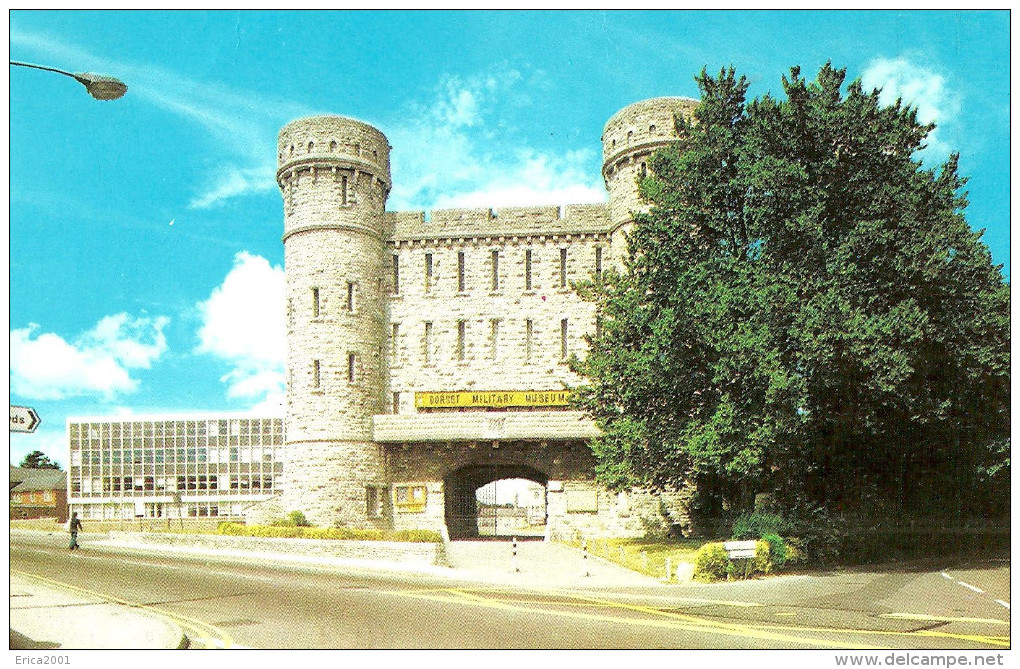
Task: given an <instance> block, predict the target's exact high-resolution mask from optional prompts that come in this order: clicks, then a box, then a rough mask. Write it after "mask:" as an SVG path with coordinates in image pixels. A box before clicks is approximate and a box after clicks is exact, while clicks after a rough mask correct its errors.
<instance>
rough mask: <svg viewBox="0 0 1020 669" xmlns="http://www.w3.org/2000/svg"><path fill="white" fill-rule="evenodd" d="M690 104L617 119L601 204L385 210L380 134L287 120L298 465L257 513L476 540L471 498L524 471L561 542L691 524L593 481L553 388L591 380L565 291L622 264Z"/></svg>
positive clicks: (341, 124)
mask: <svg viewBox="0 0 1020 669" xmlns="http://www.w3.org/2000/svg"><path fill="white" fill-rule="evenodd" d="M695 105H696V101H694V100H690V99H686V98H655V99H651V100H645V101H643V102H638V103H636V104H633V105H630V106H628V107H626V108H624V109H623V110H621V111H620V112H618V113H617V114H616V115H614V116H613V117H612V118H611V119H610V120H609V122H608V123H607V124H606V126H605V131H604V133H603V137H602V144H603V157H604V163H603V177H604V179H605V183H606V188H607V191H608V195H609V201H608V203H606V204H583V205H566V206H564V207H562V208H561V207H501V208H499V209H449V210H436V211H432V212H430V213H429V214H426V213H425V212H420V211H418V212H389V211H386V209H385V205H386V198H387V195H388V193H389V190H390V187H391V180H390V170H389V150H390V146H389V144H388V142H387V140H386V137H385V136H384V135H383V134H382V133H381V132H380V131H379V130H377V129H375V128H373V127H372V126H369V125H367V124H365V123H362V122H359V121H356V120H353V119H350V118H345V117H340V116H316V117H311V118H306V119H300V120H297V121H294V122H292V123H290V124H288V125H287V126H285V127H284V128H283V129H282V130H281V131H280V136H279V144H278V156H277V157H278V164H279V169H278V172H277V180H278V183H279V186H280V191H281V194H282V197H283V204H284V233H283V242H284V255H285V275H286V300H287V315H286V318H287V340H288V355H287V407H286V418H285V448H284V453H285V455H284V457H285V466H284V473H283V480H282V483H281V486H280V489H281V491H282V492H280V494H279V495H278V496H277V497H275V498H274V499H272V500H270V501H269V502H266V503H263V504H261V505H259V506H257V507H255V508H253V509H252V510H251V512H250V514H249V518H250V519H251V520H255V521H258V520H264V519H266V518H268V517H273V516H279V515H284V514H285V513H287V512H289V511H292V510H300V511H302V512H303V513H305V515H306V517H307V518H308V519H309V520H310V521H311V522H313V523H314V524H317V525H340V526H351V527H378V528H428V529H435V530H438V531H440V532H444V533H445V532H450V533H452V534H454V535H470V529H463V528H462V525H463V522H462V521H463V518H462V517H461V516H463V515H470V514H471V513H473V505H474V501H473V491H474V489H476V488H477V487H479V486H481V485H484V484H486V483H488V482H490V481H493V480H499V479H503V478H528V479H531V480H534V481H536V482H538V483H541V484H542V485H544V486H546V491H547V493H546V511H547V517H548V521H547V534H549V535H571V534H574V533H577V532H581V533H584V534H585V535H587V536H592V535H596V536H597V535H637V534H641V533H643V532H645V531H646V530H648V529H649V528H654V527H655V526H660V527H661V526H664V525H667V524H673V523H683V522H685V513H684V511H683V508H682V505H681V504H677V503H674V502H675V501H670V500H665V498H664V497H662V496H658V495H652V494H650V493H646V492H642V491H632V492H630V493H625V494H616V493H610V492H608V491H606V490H604V489H601V488H599V486H598V485H596V483H595V482H594V478H593V474H594V460H593V457H592V454H591V452H590V450H589V449H588V447H587V445H586V440H587V439H589V438H591V437H592V436H595V435H596V434H597V430H596V428H595V426H594V425H593V424H592V423H591V421H590V420H588V419H586V418H585V417H584V416H583V415H581V414H580V413H579V412H576V411H572V410H570V409H569V407H568V406H566V404H565V402H562V401H559V400H556V399H555V398H556V397H558V396H557V395H555V393H553V391H564V390H567V389H569V388H570V387H573V386H577V385H578V384H581V383H583V380H582V379H581V378H579V377H577V376H576V375H575V374H573V373H572V372H571V371H570V370H569V368H568V366H567V363H566V361H567V359H568V358H569V357H570V356H571V355H574V354H576V355H578V356H582V357H583V355H584V354H585V351H586V344H585V339H584V336H585V334H587V333H591V332H593V331H594V329H595V326H596V324H595V311H594V306H593V305H591V304H590V303H586V302H584V301H582V300H581V299H580V298H579V297H578V296H577V295H576V293H574V292H573V290H572V289H571V282H573V281H577V280H582V279H589V278H593V277H597V276H598V275H599V274H600V273H601V272H603V271H605V270H608V269H609V268H610V267H612V266H614V265H618V263H619V262H620V261H621V259H622V258H623V256H624V253H625V241H624V232H625V231H626V229H627V227H628V225H630V224H631V222H632V215H633V212H635V211H637V210H639V209H640V208H641V206H642V204H641V201H640V198H639V196H638V193H637V180H638V178H639V177H640V176H642V175H643V174H644V173H645V171H646V170H647V165H646V163H647V159H648V157H649V156H650V154H651V152H652V151H654V150H656V149H658V148H660V147H662V146H664V145H666V144H667V143H669V142H670V141H673V140H675V139H676V124H675V118H676V116H678V115H686V116H689V115H690V113H691V111H692V110H693V108H694V106H695ZM515 391H516V394H513V393H514V392H515ZM430 393H432V394H436V393H443V394H444V395H442V396H435V397H439V399H435V397H432V398H430V397H427V395H428V394H430ZM522 398H523V399H522ZM549 398H554V399H552V400H550V399H549ZM531 400H534V401H533V402H532V401H531ZM433 401H434V402H437V403H438V404H436V405H435V406H433V405H430V402H433ZM443 402H449V403H450V405H449V406H446V405H443ZM458 402H466V403H467V405H466V406H460V405H459V404H458ZM667 502H668V503H667ZM468 525H470V523H468ZM457 528H461V529H457Z"/></svg>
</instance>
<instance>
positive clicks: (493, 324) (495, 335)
mask: <svg viewBox="0 0 1020 669" xmlns="http://www.w3.org/2000/svg"><path fill="white" fill-rule="evenodd" d="M489 329H490V337H489V339H490V342H489V344H490V348H489V358H490V359H492V360H495V359H496V353H497V352H498V351H499V319H498V318H493V319H492V320H491V321H489Z"/></svg>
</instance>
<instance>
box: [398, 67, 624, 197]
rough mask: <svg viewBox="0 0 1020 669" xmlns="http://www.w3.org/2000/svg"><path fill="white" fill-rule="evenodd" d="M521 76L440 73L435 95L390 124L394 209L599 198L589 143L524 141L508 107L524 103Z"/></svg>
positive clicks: (600, 188)
mask: <svg viewBox="0 0 1020 669" xmlns="http://www.w3.org/2000/svg"><path fill="white" fill-rule="evenodd" d="M521 80H522V75H521V73H520V72H519V71H517V70H514V69H507V68H503V69H498V70H493V71H491V72H489V73H487V74H484V75H479V76H474V77H467V78H462V77H454V76H447V77H444V78H443V80H442V81H441V82H440V84H439V86H438V87H437V89H436V92H435V95H434V97H433V99H431V100H429V101H428V102H427V103H426V104H421V105H416V106H415V107H414V108H413V109H411V110H410V111H409V112H406V113H404V114H403V115H402V117H401V121H400V122H399V123H398V124H397V125H396V127H390V128H388V129H387V131H386V132H387V135H388V137H389V139H390V143H391V144H392V145H393V147H394V148H393V154H392V162H393V184H394V185H393V191H392V192H391V194H390V201H389V208H390V209H393V210H403V209H425V208H445V207H500V206H522V205H541V204H546V205H548V204H581V203H588V202H604V201H605V199H606V195H605V187H604V186H603V184H602V180H601V178H600V174H599V172H598V170H597V169H595V170H592V169H591V164H592V163H593V162H595V161H594V160H593V155H594V154H593V153H592V152H591V151H590V150H585V151H572V152H568V153H567V154H565V155H550V154H547V153H542V152H540V151H537V150H535V149H533V148H531V147H529V146H528V145H527V144H526V143H525V142H523V141H521V139H520V137H519V136H518V135H517V133H516V128H515V126H514V124H513V122H512V120H511V118H510V117H509V116H507V115H506V112H507V111H508V110H510V109H511V108H514V107H519V106H522V105H527V104H528V103H529V100H528V98H527V96H524V95H520V94H519V92H518V91H517V90H516V89H517V87H518V84H519V82H520V81H521Z"/></svg>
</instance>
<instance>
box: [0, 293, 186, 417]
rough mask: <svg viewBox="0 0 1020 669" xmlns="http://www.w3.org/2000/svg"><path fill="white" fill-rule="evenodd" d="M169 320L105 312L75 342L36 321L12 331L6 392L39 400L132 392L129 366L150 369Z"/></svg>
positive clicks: (163, 341)
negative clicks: (106, 313) (9, 386)
mask: <svg viewBox="0 0 1020 669" xmlns="http://www.w3.org/2000/svg"><path fill="white" fill-rule="evenodd" d="M168 322H169V319H167V318H166V317H162V316H160V317H157V318H148V317H140V318H132V317H131V316H129V315H128V314H126V313H121V314H116V315H113V316H107V317H105V318H103V319H102V320H100V321H99V322H98V323H97V324H96V326H95V327H94V328H93V329H91V330H89V331H88V332H85V333H83V334H82V335H81V336H79V337H78V338H77V339H76V340H75V341H73V342H68V341H66V340H65V339H64V338H63V337H61V336H59V335H57V334H54V333H51V332H44V333H39V332H38V330H39V326H38V325H37V324H35V323H31V324H29V326H28V327H27V328H21V329H17V330H11V359H10V363H11V373H10V377H11V392H12V393H14V394H16V395H20V396H22V397H26V398H30V399H39V400H53V399H64V398H67V397H75V396H80V395H101V396H103V397H105V398H107V399H110V398H112V397H113V396H115V395H117V394H123V393H131V392H134V391H135V390H136V389H137V388H138V381H137V380H136V379H133V378H131V370H134V369H149V368H150V367H151V366H152V363H153V362H155V361H156V360H157V359H159V357H160V356H161V355H162V354H163V353H164V352H166V350H167V344H166V337H164V335H163V328H164V327H166V325H167V323H168Z"/></svg>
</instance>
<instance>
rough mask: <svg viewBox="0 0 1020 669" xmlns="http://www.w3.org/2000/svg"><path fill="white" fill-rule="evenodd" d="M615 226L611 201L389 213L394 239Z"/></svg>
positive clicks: (585, 231) (579, 231) (578, 231)
mask: <svg viewBox="0 0 1020 669" xmlns="http://www.w3.org/2000/svg"><path fill="white" fill-rule="evenodd" d="M611 227H612V222H611V220H610V218H609V205H607V204H601V203H598V204H570V205H566V206H565V207H562V208H561V207H557V206H536V207H501V208H499V209H436V210H433V211H432V212H429V215H428V216H426V212H424V211H402V212H387V213H386V228H387V234H388V236H389V238H390V240H391V241H393V242H402V241H415V240H444V239H465V240H466V239H492V238H495V239H506V240H510V239H513V238H527V237H537V236H541V237H548V236H568V235H577V236H580V235H592V234H599V233H606V232H608V231H609V230H610V229H611Z"/></svg>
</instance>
